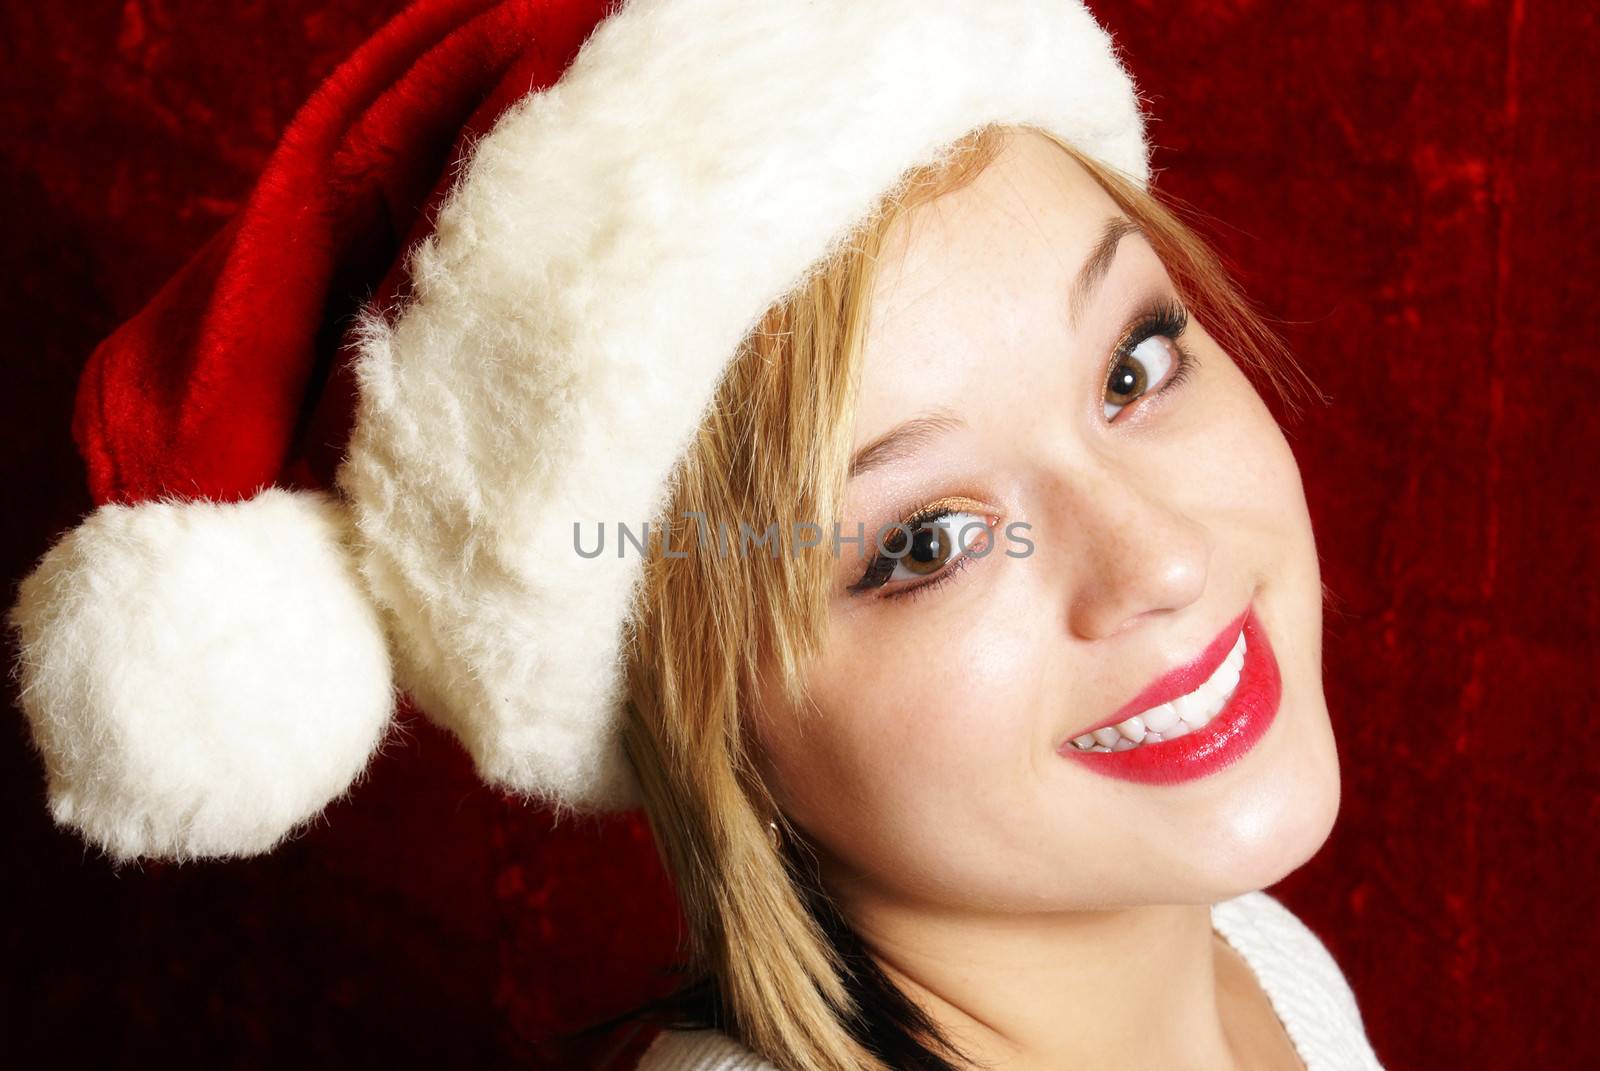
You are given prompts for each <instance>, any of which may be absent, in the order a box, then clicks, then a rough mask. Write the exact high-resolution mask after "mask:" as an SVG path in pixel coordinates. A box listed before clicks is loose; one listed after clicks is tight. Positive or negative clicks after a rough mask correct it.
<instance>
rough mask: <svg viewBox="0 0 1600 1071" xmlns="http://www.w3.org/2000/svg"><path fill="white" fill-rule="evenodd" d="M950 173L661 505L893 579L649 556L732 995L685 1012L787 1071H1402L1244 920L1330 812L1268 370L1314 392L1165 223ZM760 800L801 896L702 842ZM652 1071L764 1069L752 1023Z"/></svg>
mask: <svg viewBox="0 0 1600 1071" xmlns="http://www.w3.org/2000/svg"><path fill="white" fill-rule="evenodd" d="M960 148H961V151H960V153H959V154H958V155H957V156H956V157H955V159H954V162H953V163H952V164H947V165H945V166H944V167H943V168H942V169H939V170H933V171H926V172H923V173H920V174H918V175H917V176H915V177H914V180H913V183H912V185H911V192H909V193H908V194H906V195H904V196H902V197H901V198H899V199H898V200H896V201H894V202H891V203H888V204H886V205H885V206H884V207H883V210H882V212H881V213H880V214H879V215H878V216H877V217H876V222H875V224H874V226H873V227H871V228H870V229H868V230H867V231H866V232H865V233H864V235H863V240H862V241H861V242H860V243H859V244H858V245H856V246H853V247H852V248H851V249H850V250H849V251H848V252H846V253H845V254H843V255H841V256H839V257H837V258H836V259H834V260H833V261H830V262H829V263H828V264H827V265H826V268H825V270H824V271H822V272H821V273H820V274H819V275H818V276H817V278H816V281H815V282H814V283H813V284H812V286H811V288H810V289H809V290H807V291H805V292H803V293H802V294H800V295H797V296H796V297H795V298H794V299H793V300H792V301H790V302H788V303H786V304H785V305H783V306H781V307H779V308H777V309H774V310H773V311H772V312H771V313H770V314H769V316H768V318H767V320H766V322H765V323H764V324H763V325H762V328H761V331H760V332H759V333H758V334H757V335H756V336H755V337H754V338H753V339H752V343H751V345H750V346H749V347H747V348H746V349H744V350H743V351H742V352H741V354H740V355H739V357H738V358H737V360H736V361H735V363H734V365H733V367H732V369H731V371H730V374H729V376H728V378H727V379H726V380H725V381H724V382H723V385H722V388H721V391H720V393H719V396H718V400H717V404H716V406H715V407H714V410H713V413H714V416H713V419H712V420H711V421H709V422H708V423H707V424H706V425H705V426H704V428H703V429H702V432H701V435H700V438H699V440H698V442H697V443H696V446H695V449H694V451H693V452H692V453H691V454H690V456H689V459H688V462H687V464H686V466H685V473H686V475H685V478H684V481H683V483H682V484H681V486H680V490H679V492H678V497H677V498H676V500H675V503H674V507H675V508H674V509H673V510H672V511H671V515H675V516H679V517H686V518H693V519H695V520H694V524H693V525H689V526H688V527H686V528H685V529H684V530H682V531H681V532H679V533H676V534H677V537H678V539H680V540H682V541H684V542H691V541H692V540H693V538H694V534H695V533H694V531H693V530H692V528H693V527H694V526H696V525H698V523H699V522H698V518H699V517H737V518H744V517H748V516H767V515H770V514H771V513H773V512H774V511H776V512H777V513H778V514H779V515H780V516H781V517H782V519H783V521H784V524H783V525H782V526H780V530H789V529H790V526H791V525H792V524H793V522H794V521H795V520H796V519H798V518H800V517H808V516H822V517H833V518H839V519H841V522H842V526H843V529H844V530H845V531H850V532H853V531H856V530H858V528H861V527H864V528H865V530H866V531H868V532H879V531H883V532H884V533H885V534H884V537H883V542H884V544H885V545H886V549H880V548H879V547H878V546H876V545H874V546H872V547H871V548H870V549H869V550H868V551H867V552H866V553H865V555H856V554H853V553H848V552H847V553H844V554H840V555H838V556H837V557H836V558H834V559H832V560H826V561H823V560H818V561H817V562H815V563H814V565H813V567H812V568H811V569H810V570H802V569H800V568H799V567H797V566H795V565H794V564H792V558H793V556H794V555H793V554H792V553H791V551H792V548H791V550H787V551H786V553H785V555H784V556H783V557H782V558H781V559H779V560H776V561H774V560H772V559H770V558H763V557H762V556H761V555H760V554H756V555H754V556H753V557H752V558H751V560H750V561H748V562H740V563H739V564H737V565H735V564H733V563H731V562H729V561H725V560H722V559H719V558H718V557H716V556H715V555H714V554H699V555H695V556H692V557H690V558H688V559H680V560H669V559H666V558H663V557H660V556H657V557H653V558H652V559H651V560H650V562H649V567H648V570H647V575H648V576H649V579H650V582H649V585H648V586H647V588H646V593H645V597H644V599H643V600H642V603H643V610H642V615H641V625H640V628H639V637H638V642H637V644H636V646H635V648H634V654H633V659H632V662H631V668H632V674H631V678H630V680H631V692H630V694H631V697H632V706H631V710H632V712H633V714H634V716H633V718H632V719H631V720H630V723H629V743H630V754H631V755H632V757H633V761H634V762H635V763H636V764H637V765H638V766H639V767H640V768H641V769H643V770H646V771H648V772H649V775H650V776H648V777H647V778H646V779H645V784H646V786H647V788H648V790H649V795H648V796H647V799H648V801H649V808H648V813H649V814H650V815H651V818H652V824H653V827H654V829H655V832H656V836H657V838H658V841H659V842H660V843H661V845H662V846H663V849H664V851H665V853H666V856H667V858H668V860H669V862H670V863H671V865H672V869H673V873H674V874H675V876H676V877H677V879H678V881H679V885H680V888H682V889H684V890H686V892H687V893H688V895H686V897H685V900H686V907H687V908H688V916H689V918H690V920H691V922H692V923H694V925H695V936H696V938H697V949H698V952H699V957H698V962H699V963H701V964H703V965H704V968H705V975H706V978H707V982H708V984H707V985H705V986H703V987H701V988H699V989H691V990H689V991H688V992H687V993H686V994H685V995H684V996H685V998H687V1004H688V1007H682V1006H681V1005H682V1004H684V1003H685V1001H684V1000H679V1001H673V1002H668V1005H669V1006H670V1005H671V1004H673V1003H677V1004H679V1005H680V1007H678V1008H677V1009H676V1011H677V1013H678V1015H679V1016H680V1019H679V1024H680V1026H681V1025H684V1020H688V1021H698V1022H699V1023H700V1024H701V1025H702V1026H704V1027H712V1026H715V1025H717V1024H719V1023H725V1022H731V1023H732V1024H734V1032H735V1033H736V1034H739V1035H742V1036H743V1037H745V1038H747V1039H749V1040H751V1041H753V1042H754V1044H755V1046H756V1050H757V1051H760V1052H767V1053H784V1054H788V1055H789V1056H790V1060H788V1061H782V1062H780V1064H779V1066H795V1067H805V1066H837V1065H845V1066H848V1065H864V1066H871V1061H870V1060H869V1059H868V1057H867V1056H865V1055H863V1053H864V1052H869V1053H873V1054H874V1055H875V1056H877V1057H879V1058H881V1059H882V1062H883V1063H884V1064H885V1065H886V1066H889V1067H941V1068H942V1067H968V1066H980V1067H1005V1068H1013V1067H1015V1068H1024V1067H1028V1068H1031V1067H1038V1068H1046V1067H1152V1068H1156V1067H1179V1066H1191V1067H1216V1068H1224V1067H1261V1068H1268V1067H1271V1068H1294V1067H1299V1066H1302V1065H1305V1066H1348V1067H1358V1066H1365V1067H1370V1066H1375V1062H1374V1061H1373V1059H1372V1056H1371V1053H1370V1051H1369V1050H1368V1049H1367V1047H1366V1045H1365V1041H1364V1037H1363V1035H1362V1032H1361V1027H1360V1020H1359V1015H1358V1013H1357V1012H1356V1011H1355V1006H1354V1001H1353V998H1352V997H1351V995H1350V993H1349V991H1348V989H1347V988H1346V987H1345V986H1344V985H1343V983H1342V979H1341V977H1340V975H1339V972H1338V970H1337V968H1336V967H1335V966H1334V965H1333V963H1332V961H1331V960H1330V959H1329V958H1328V956H1327V953H1326V951H1325V950H1324V949H1323V948H1322V946H1321V945H1320V943H1319V942H1318V941H1317V940H1316V938H1315V937H1314V936H1312V935H1311V934H1310V933H1309V932H1307V931H1306V930H1305V929H1304V928H1303V927H1302V926H1301V925H1300V924H1299V923H1298V922H1296V921H1295V920H1294V918H1293V916H1291V915H1289V914H1288V913H1287V912H1286V911H1285V910H1284V909H1283V908H1282V907H1281V906H1279V905H1277V904H1276V902H1275V901H1272V900H1271V899H1269V898H1268V897H1266V896H1265V895H1263V894H1259V893H1253V892H1252V891H1253V890H1257V889H1260V888H1262V887H1264V886H1266V885H1270V884H1272V883H1273V882H1276V881H1277V880H1278V879H1279V878H1281V877H1283V876H1284V875H1285V874H1286V873H1288V872H1289V871H1290V870H1292V869H1294V868H1295V867H1297V866H1298V865H1299V864H1300V863H1302V862H1304V861H1305V860H1306V859H1307V858H1308V857H1309V856H1310V855H1311V854H1312V853H1313V852H1315V851H1316V850H1317V848H1318V847H1319V846H1320V845H1321V844H1322V841H1323V839H1324V838H1325V837H1326V835H1327V833H1328V831H1329V828H1330V827H1331V824H1332V822H1333V819H1334V815H1335V812H1336V810H1337V807H1338V798H1339V785H1338V769H1337V760H1336V757H1335V751H1334V744H1333V739H1332V734H1331V732H1330V729H1329V722H1328V715H1327V709H1326V706H1325V704H1324V700H1323V695H1322V684H1321V676H1320V672H1321V671H1320V647H1321V644H1320V628H1321V588H1320V583H1319V579H1318V567H1317V557H1316V549H1315V546H1314V544H1313V541H1312V535H1311V530H1310V523H1309V519H1308V516H1307V512H1306V507H1305V502H1304V499H1303V497H1302V492H1301V489H1300V482H1299V477H1298V473H1297V470H1296V467H1295V463H1294V459H1293V457H1292V456H1291V455H1290V453H1289V450H1288V448H1287V446H1286V444H1285V442H1284V440H1283V437H1282V435H1281V434H1280V432H1279V430H1278V426H1277V424H1276V423H1275V422H1274V420H1273V418H1272V417H1271V415H1270V414H1269V413H1268V411H1267V409H1266V407H1265V406H1264V405H1263V403H1262V401H1261V399H1260V397H1259V396H1258V395H1257V393H1256V390H1255V389H1254V388H1253V387H1252V386H1251V383H1250V380H1249V379H1248V378H1247V376H1246V371H1254V372H1256V373H1259V374H1260V376H1261V378H1262V379H1263V380H1264V381H1266V382H1267V383H1273V382H1277V383H1279V384H1280V385H1283V384H1290V383H1293V379H1292V378H1291V377H1292V375H1293V372H1292V368H1291V367H1289V366H1286V365H1285V364H1284V363H1283V362H1284V360H1285V358H1284V356H1283V355H1282V354H1280V353H1279V352H1277V351H1276V350H1275V348H1273V347H1272V346H1271V342H1270V338H1269V336H1267V335H1266V334H1265V333H1264V332H1263V331H1262V329H1261V327H1260V325H1259V323H1258V322H1257V321H1255V320H1253V319H1252V318H1251V315H1250V313H1249V311H1248V309H1247V308H1246V307H1245V306H1244V305H1243V303H1242V302H1241V300H1240V298H1239V297H1238V296H1237V294H1236V293H1235V292H1234V291H1233V290H1232V289H1231V288H1230V286H1229V284H1228V283H1227V281H1226V279H1225V278H1224V277H1223V275H1222V274H1221V272H1220V271H1219V269H1218V267H1217V265H1216V263H1215V261H1214V260H1213V259H1212V258H1211V257H1210V256H1209V255H1208V254H1207V253H1206V251H1205V249H1204V247H1203V246H1202V245H1201V244H1200V243H1199V242H1198V241H1197V239H1196V238H1195V237H1194V236H1193V235H1192V234H1191V233H1190V232H1189V231H1188V230H1187V229H1186V228H1185V227H1184V226H1183V225H1182V224H1181V223H1180V222H1179V221H1178V220H1177V219H1176V218H1175V217H1174V216H1173V215H1172V214H1170V213H1169V212H1168V211H1166V210H1165V209H1163V208H1162V207H1161V205H1160V204H1159V203H1158V202H1156V201H1154V200H1153V199H1152V198H1151V197H1150V196H1149V195H1148V194H1145V193H1142V192H1140V191H1139V190H1138V189H1136V188H1135V187H1133V186H1131V185H1130V184H1128V183H1127V182H1125V181H1123V180H1121V179H1119V178H1118V177H1117V176H1115V175H1114V174H1112V173H1110V172H1108V171H1107V170H1106V169H1104V168H1103V167H1101V166H1099V165H1097V164H1096V163H1095V162H1094V161H1092V160H1090V159H1088V158H1085V157H1083V156H1082V155H1081V154H1079V153H1078V152H1076V151H1075V150H1074V149H1073V148H1072V147H1071V146H1070V145H1068V144H1065V143H1063V142H1061V141H1059V140H1057V139H1055V138H1053V137H1051V136H1049V135H1048V134H1044V133H1041V132H1039V131H1035V130H1027V129H1015V128H1011V129H1007V128H1000V127H991V128H986V129H985V130H983V131H981V132H979V133H978V134H977V135H976V136H974V137H972V138H969V139H966V140H965V141H964V142H963V143H962V145H961V147H960ZM1202 309H1203V310H1205V312H1204V314H1203V315H1202V314H1199V313H1198V310H1202ZM1207 321H1209V322H1212V323H1215V324H1219V325H1221V326H1222V327H1223V328H1224V329H1226V330H1228V331H1230V332H1231V338H1230V341H1231V343H1232V347H1231V348H1230V347H1225V346H1224V345H1222V344H1221V342H1220V341H1219V338H1218V337H1217V336H1215V335H1213V334H1212V333H1211V332H1210V331H1208V330H1207V328H1206V326H1205V322H1207ZM846 429H848V430H846ZM1020 518H1026V519H1027V520H1026V523H1027V525H1028V527H1027V529H1026V531H1027V541H1026V543H1023V542H1020V541H1016V540H1014V539H1013V538H1012V536H1013V535H1014V534H1015V533H1014V532H1012V533H1009V534H1008V526H1009V525H1010V524H1012V523H1013V522H1015V521H1016V520H1017V519H1020ZM891 525H900V526H902V527H900V528H898V529H892V528H889V527H888V526H891ZM855 549H856V548H855V547H854V546H851V547H849V548H847V550H849V551H853V550H855ZM863 559H864V560H863ZM735 769H738V770H741V771H743V770H748V771H749V773H748V774H747V775H746V777H747V781H746V787H745V788H743V789H741V790H740V792H741V795H742V796H743V797H751V798H754V799H756V800H758V801H759V802H757V803H756V805H755V810H756V812H757V813H758V814H759V815H764V816H769V817H768V819H767V820H768V821H769V822H770V823H771V828H772V829H773V830H774V832H775V833H776V834H777V835H778V836H780V837H781V839H782V844H783V847H782V849H781V852H780V855H781V859H782V865H783V869H781V870H780V869H779V868H778V867H777V866H776V865H774V864H773V863H772V862H771V861H769V856H768V854H767V853H766V852H764V851H763V846H762V845H761V844H760V843H759V842H757V843H753V844H751V845H748V846H747V847H746V848H745V849H744V851H743V852H736V851H733V850H731V849H730V848H728V847H726V846H718V845H717V844H715V843H714V841H713V840H712V838H713V837H714V836H715V835H716V832H718V831H720V827H725V825H726V824H727V820H726V818H725V817H724V816H723V815H722V814H720V813H719V812H723V811H726V810H731V809H735V808H736V807H741V806H742V804H735V803H733V802H731V801H729V800H727V799H724V798H721V797H719V786H720V785H721V784H722V783H723V782H724V781H725V779H726V778H727V774H728V772H729V771H731V770H735ZM724 835H727V834H724ZM748 835H750V836H751V837H754V836H755V831H754V829H753V828H752V829H749V830H748ZM722 867H727V868H730V870H731V872H730V871H729V870H723V869H721V868H722ZM791 886H792V887H793V890H794V891H791ZM796 905H804V906H805V911H804V912H800V911H797V910H796ZM841 968H842V970H841ZM840 973H843V974H844V975H845V979H844V981H843V983H842V984H837V983H835V978H836V977H838V976H839V974H840ZM777 994H782V997H781V999H774V996H775V995H777ZM841 1006H842V1007H854V1008H855V1009H857V1011H858V1013H862V1014H859V1015H858V1017H857V1018H855V1019H854V1020H851V1019H850V1018H849V1017H848V1016H847V1015H841V1014H839V1013H837V1012H836V1011H835V1010H834V1008H835V1007H841ZM1313 1008H1314V1009H1315V1010H1314V1011H1312V1010H1311V1009H1313ZM724 1009H726V1015H724ZM855 1046H859V1049H857V1048H855ZM830 1049H833V1050H835V1051H829V1050H830ZM957 1053H959V1054H960V1055H959V1056H958V1055H957ZM802 1054H803V1055H802ZM641 1066H643V1067H645V1068H678V1067H722V1066H726V1067H757V1066H769V1065H768V1064H765V1063H759V1062H756V1061H755V1059H754V1058H753V1056H752V1055H751V1054H750V1052H749V1050H748V1049H746V1048H745V1047H744V1046H743V1045H742V1044H739V1043H736V1042H733V1041H732V1040H731V1039H730V1038H729V1036H728V1032H727V1031H726V1030H723V1031H720V1032H716V1033H704V1032H701V1033H691V1032H687V1031H684V1032H674V1033H668V1034H665V1035H663V1036H662V1038H661V1039H660V1040H659V1041H658V1042H657V1044H656V1045H655V1047H654V1048H653V1049H652V1050H651V1052H650V1053H649V1054H648V1055H647V1058H646V1060H645V1062H644V1064H643V1065H641Z"/></svg>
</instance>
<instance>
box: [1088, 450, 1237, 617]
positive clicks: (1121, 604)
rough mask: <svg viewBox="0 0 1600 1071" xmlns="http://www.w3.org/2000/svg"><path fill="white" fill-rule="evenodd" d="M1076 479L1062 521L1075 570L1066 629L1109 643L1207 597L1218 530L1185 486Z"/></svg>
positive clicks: (1106, 476)
mask: <svg viewBox="0 0 1600 1071" xmlns="http://www.w3.org/2000/svg"><path fill="white" fill-rule="evenodd" d="M1073 482H1074V484H1075V485H1076V486H1075V487H1074V488H1073V493H1072V494H1071V495H1070V502H1069V504H1068V507H1067V508H1066V509H1065V510H1063V511H1062V512H1061V513H1060V514H1058V516H1059V517H1061V518H1062V520H1063V521H1064V522H1065V530H1064V531H1063V533H1062V535H1063V537H1064V539H1065V542H1066V544H1067V550H1068V552H1067V553H1066V554H1065V555H1064V556H1063V557H1062V559H1061V561H1062V563H1063V565H1064V566H1065V568H1066V569H1067V570H1068V573H1069V575H1068V576H1067V577H1066V585H1065V590H1066V592H1067V605H1066V614H1067V621H1066V624H1067V626H1068V628H1069V630H1070V631H1071V632H1072V634H1073V635H1074V636H1076V637H1078V638H1080V639H1084V640H1098V639H1104V638H1106V637H1108V636H1112V635H1114V634H1116V633H1118V632H1121V631H1122V630H1124V629H1126V628H1130V627H1132V626H1133V625H1134V624H1135V623H1136V622H1139V621H1141V620H1144V619H1147V618H1151V617H1154V616H1160V615H1163V614H1169V613H1173V612H1175V611H1178V610H1182V609H1183V608H1184V607H1187V606H1189V605H1191V604H1192V603H1194V602H1196V601H1197V600H1198V599H1199V598H1200V597H1201V595H1202V594H1203V593H1204V592H1205V589H1206V583H1207V579H1208V575H1209V572H1210V569H1211V553H1212V547H1213V541H1212V533H1211V532H1210V530H1209V529H1207V528H1206V526H1205V525H1204V524H1202V523H1201V522H1200V521H1199V520H1198V519H1197V518H1196V517H1195V516H1193V515H1192V513H1191V512H1189V511H1188V510H1187V509H1186V508H1185V503H1184V502H1182V501H1181V499H1182V497H1183V496H1181V494H1178V493H1177V490H1178V489H1176V488H1164V487H1160V486H1150V485H1141V484H1140V483H1139V482H1138V481H1137V480H1130V479H1126V478H1118V476H1117V475H1115V474H1110V473H1106V474H1100V475H1098V476H1096V477H1093V478H1085V479H1082V480H1077V479H1075V480H1074V481H1073ZM1169 492H1170V493H1169ZM1058 523H1060V522H1058Z"/></svg>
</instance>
